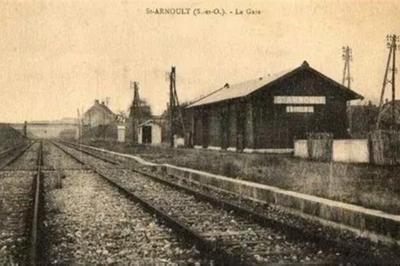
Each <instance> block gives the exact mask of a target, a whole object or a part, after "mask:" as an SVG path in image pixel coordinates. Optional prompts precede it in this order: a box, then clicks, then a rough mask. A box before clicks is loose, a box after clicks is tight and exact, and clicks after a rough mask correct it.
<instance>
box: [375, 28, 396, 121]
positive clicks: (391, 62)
mask: <svg viewBox="0 0 400 266" xmlns="http://www.w3.org/2000/svg"><path fill="white" fill-rule="evenodd" d="M386 40H387V48H389V56H388V59H387V62H386V69H385V74H384V77H383V84H382V90H381V97H380V101H379V113H378V118H377V121H376V129H379V126H380V122H381V119H382V111H383V98H384V96H385V88H386V87H387V84H392V93H391V94H392V101H391V115H392V117H391V124H392V125H391V128H392V129H394V128H395V125H396V110H395V108H396V106H395V99H396V72H397V69H396V50H397V49H398V48H399V47H400V46H399V45H398V42H399V40H400V36H398V35H395V34H391V35H387V36H386ZM389 74H391V78H390V79H389Z"/></svg>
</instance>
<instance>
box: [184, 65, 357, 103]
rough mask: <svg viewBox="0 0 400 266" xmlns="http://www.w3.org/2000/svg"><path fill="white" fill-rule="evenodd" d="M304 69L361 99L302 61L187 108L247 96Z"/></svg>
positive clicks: (215, 93) (214, 94)
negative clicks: (292, 66) (294, 65)
mask: <svg viewBox="0 0 400 266" xmlns="http://www.w3.org/2000/svg"><path fill="white" fill-rule="evenodd" d="M305 68H308V69H310V70H312V71H313V72H315V73H316V74H318V75H319V76H320V77H321V78H323V79H325V80H327V81H328V82H331V83H334V85H335V86H337V87H339V88H340V89H342V90H344V91H345V92H346V93H349V94H350V95H351V98H353V99H358V98H363V97H362V96H361V95H359V94H357V93H355V92H354V91H352V90H350V89H348V88H347V87H345V86H343V85H342V84H340V83H338V82H336V81H334V80H333V79H331V78H328V77H327V76H325V75H323V74H322V73H320V72H318V71H317V70H315V69H313V68H311V67H310V66H309V65H308V63H307V61H304V62H303V64H302V65H301V66H300V67H297V68H295V69H290V70H285V71H281V72H278V73H275V74H272V75H268V76H265V77H260V78H258V79H253V80H248V81H245V82H241V83H237V84H233V85H229V84H225V86H224V87H222V88H219V89H217V90H215V91H213V92H211V93H210V94H208V95H206V96H205V97H202V98H200V99H199V100H197V101H196V102H194V103H192V104H191V105H189V106H188V107H187V108H191V107H195V106H201V105H207V104H211V103H216V102H221V101H225V100H231V99H236V98H241V97H245V96H248V95H250V94H251V93H253V92H254V91H256V90H258V89H260V88H262V87H264V86H266V85H270V84H272V83H273V82H275V81H277V80H280V79H283V78H285V77H288V76H289V75H293V74H295V73H297V72H298V71H300V70H302V69H305Z"/></svg>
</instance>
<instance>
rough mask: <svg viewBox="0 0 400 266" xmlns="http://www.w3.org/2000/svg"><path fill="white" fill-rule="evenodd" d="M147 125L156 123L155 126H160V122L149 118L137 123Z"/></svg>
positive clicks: (140, 125)
mask: <svg viewBox="0 0 400 266" xmlns="http://www.w3.org/2000/svg"><path fill="white" fill-rule="evenodd" d="M147 125H157V126H161V125H160V123H158V122H157V121H155V120H154V119H149V120H146V121H144V122H143V123H140V124H139V125H138V127H142V126H147Z"/></svg>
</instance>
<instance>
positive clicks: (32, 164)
mask: <svg viewBox="0 0 400 266" xmlns="http://www.w3.org/2000/svg"><path fill="white" fill-rule="evenodd" d="M39 146H40V143H34V144H33V145H32V146H31V147H30V148H29V149H27V150H26V151H25V152H24V154H22V155H21V156H20V157H19V158H18V159H17V160H16V161H14V162H13V163H11V164H10V165H8V166H7V167H5V168H4V170H30V171H35V170H36V168H37V166H36V163H37V151H38V148H39Z"/></svg>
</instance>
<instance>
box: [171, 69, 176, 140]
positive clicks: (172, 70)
mask: <svg viewBox="0 0 400 266" xmlns="http://www.w3.org/2000/svg"><path fill="white" fill-rule="evenodd" d="M175 79H176V73H175V67H174V66H173V67H172V68H171V73H170V74H169V129H170V136H169V137H170V139H169V141H170V145H171V147H174V133H175V119H174V118H175V97H174V90H175V86H176V83H175V81H176V80H175Z"/></svg>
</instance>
